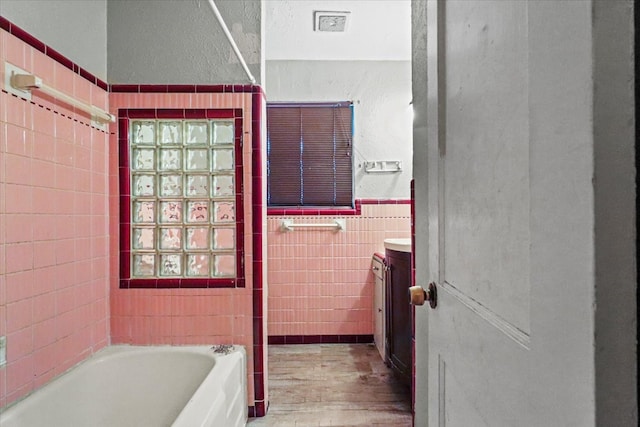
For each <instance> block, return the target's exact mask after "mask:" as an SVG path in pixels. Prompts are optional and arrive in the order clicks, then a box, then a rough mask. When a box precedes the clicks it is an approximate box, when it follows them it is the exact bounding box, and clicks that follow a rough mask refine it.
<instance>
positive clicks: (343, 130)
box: [267, 102, 353, 207]
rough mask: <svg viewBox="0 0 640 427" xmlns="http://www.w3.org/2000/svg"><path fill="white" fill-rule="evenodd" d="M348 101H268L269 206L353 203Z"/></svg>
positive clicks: (351, 136)
mask: <svg viewBox="0 0 640 427" xmlns="http://www.w3.org/2000/svg"><path fill="white" fill-rule="evenodd" d="M352 117H353V114H352V104H351V103H349V102H341V103H331V104H329V103H326V104H292V103H287V104H279V103H272V104H267V186H268V190H267V203H268V205H269V206H336V207H338V206H339V207H344V206H350V207H352V206H353V167H352V156H351V152H352V138H353V131H352Z"/></svg>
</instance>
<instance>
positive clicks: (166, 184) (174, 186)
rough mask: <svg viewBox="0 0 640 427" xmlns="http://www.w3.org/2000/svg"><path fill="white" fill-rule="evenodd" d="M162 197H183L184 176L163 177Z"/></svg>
mask: <svg viewBox="0 0 640 427" xmlns="http://www.w3.org/2000/svg"><path fill="white" fill-rule="evenodd" d="M160 195H161V196H163V197H172V196H175V197H180V196H182V176H181V175H161V176H160Z"/></svg>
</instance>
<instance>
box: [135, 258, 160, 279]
mask: <svg viewBox="0 0 640 427" xmlns="http://www.w3.org/2000/svg"><path fill="white" fill-rule="evenodd" d="M154 273H155V256H154V255H152V254H144V255H134V256H133V275H134V276H137V277H141V276H153V275H154Z"/></svg>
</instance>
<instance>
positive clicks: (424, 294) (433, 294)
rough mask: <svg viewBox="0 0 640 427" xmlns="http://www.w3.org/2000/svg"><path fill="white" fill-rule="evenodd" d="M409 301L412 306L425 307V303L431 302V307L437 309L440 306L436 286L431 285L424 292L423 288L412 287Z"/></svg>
mask: <svg viewBox="0 0 640 427" xmlns="http://www.w3.org/2000/svg"><path fill="white" fill-rule="evenodd" d="M409 301H410V302H411V304H412V305H424V303H425V301H429V306H430V307H431V308H436V306H437V305H438V293H437V290H436V284H435V283H433V282H431V283H429V287H428V289H427V290H424V289H423V288H422V286H411V287H410V288H409Z"/></svg>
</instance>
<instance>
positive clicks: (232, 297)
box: [109, 92, 254, 405]
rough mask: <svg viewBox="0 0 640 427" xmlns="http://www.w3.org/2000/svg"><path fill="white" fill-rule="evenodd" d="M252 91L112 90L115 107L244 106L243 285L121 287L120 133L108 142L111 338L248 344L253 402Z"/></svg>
mask: <svg viewBox="0 0 640 427" xmlns="http://www.w3.org/2000/svg"><path fill="white" fill-rule="evenodd" d="M251 98H252V94H251V93H117V92H115V93H111V94H110V98H109V106H110V110H111V113H112V114H115V115H117V112H118V109H119V108H147V109H157V108H242V109H243V111H244V113H243V116H244V117H243V124H244V130H243V133H244V141H245V143H244V144H243V156H244V157H243V162H244V173H245V176H244V182H245V183H246V185H245V186H244V191H245V193H244V204H245V205H244V212H245V235H244V248H245V277H246V287H245V288H235V289H234V288H220V289H120V287H119V281H118V279H119V277H120V272H119V271H118V268H119V261H118V260H119V254H118V250H119V248H118V237H117V236H118V233H119V222H118V218H119V212H118V209H119V207H118V206H119V194H118V135H117V129H116V126H115V125H114V126H113V130H112V134H111V138H110V141H109V147H110V153H111V155H110V164H109V181H110V185H109V186H110V196H109V201H110V203H109V210H110V222H109V228H110V235H111V236H112V240H111V247H110V265H111V272H110V273H111V274H110V276H111V284H110V292H111V339H112V342H113V343H114V344H117V343H130V344H142V345H149V344H174V345H180V344H237V345H242V346H244V347H245V348H246V349H247V357H248V364H247V367H248V386H249V404H250V405H253V403H254V378H253V372H254V371H253V366H254V361H253V355H254V352H253V344H254V337H253V286H252V283H253V270H252V268H251V265H252V259H253V250H252V247H253V242H252V236H251V233H252V217H251V212H252V205H251V203H252V192H251V185H249V183H251V182H252V177H251V165H252V158H251V144H250V141H251V114H252V108H251V102H252V99H251Z"/></svg>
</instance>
